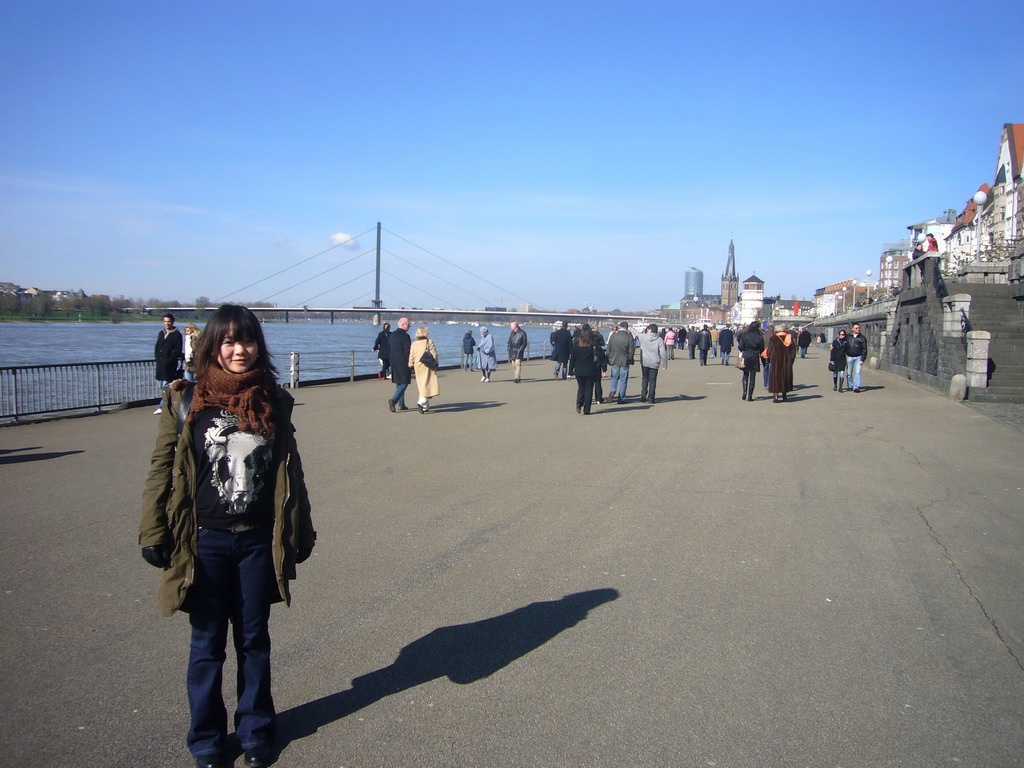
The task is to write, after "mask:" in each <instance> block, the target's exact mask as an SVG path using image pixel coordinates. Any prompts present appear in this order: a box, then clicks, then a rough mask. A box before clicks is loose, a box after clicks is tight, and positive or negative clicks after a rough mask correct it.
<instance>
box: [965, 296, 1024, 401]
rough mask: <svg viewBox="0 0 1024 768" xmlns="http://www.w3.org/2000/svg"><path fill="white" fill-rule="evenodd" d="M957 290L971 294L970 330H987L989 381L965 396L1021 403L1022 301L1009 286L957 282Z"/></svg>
mask: <svg viewBox="0 0 1024 768" xmlns="http://www.w3.org/2000/svg"><path fill="white" fill-rule="evenodd" d="M956 292H957V293H969V294H971V297H972V299H971V310H970V323H971V328H970V330H974V331H988V332H989V333H990V334H992V340H991V343H990V344H989V351H988V356H989V380H988V386H987V387H986V388H985V389H973V390H972V391H970V392H969V393H968V399H969V400H972V401H974V402H979V403H993V402H996V403H1024V302H1021V301H1018V300H1016V299H1014V298H1013V297H1012V295H1011V292H1010V286H1009V285H1005V284H1003V285H990V284H974V285H971V284H967V285H964V284H962V283H961V284H958V285H957V287H956Z"/></svg>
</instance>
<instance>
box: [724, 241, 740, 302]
mask: <svg viewBox="0 0 1024 768" xmlns="http://www.w3.org/2000/svg"><path fill="white" fill-rule="evenodd" d="M739 291H740V276H739V275H737V274H736V246H734V245H733V243H732V240H731V239H730V240H729V260H728V261H727V262H726V263H725V272H723V273H722V307H723V308H724V309H726V310H728V309H731V308H732V307H733V305H734V304H736V302H737V301H738V300H739Z"/></svg>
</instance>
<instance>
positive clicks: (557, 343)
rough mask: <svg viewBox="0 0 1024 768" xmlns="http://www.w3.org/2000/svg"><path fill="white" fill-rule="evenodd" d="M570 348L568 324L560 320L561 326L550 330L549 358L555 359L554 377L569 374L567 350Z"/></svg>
mask: <svg viewBox="0 0 1024 768" xmlns="http://www.w3.org/2000/svg"><path fill="white" fill-rule="evenodd" d="M571 350H572V334H571V333H569V324H568V323H566V322H565V320H563V321H562V327H561V328H559V329H558V330H557V331H552V332H551V359H552V360H554V361H555V378H556V379H563V380H564V379H565V378H566V377H567V376H568V375H569V352H570V351H571Z"/></svg>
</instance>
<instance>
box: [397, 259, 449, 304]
mask: <svg viewBox="0 0 1024 768" xmlns="http://www.w3.org/2000/svg"><path fill="white" fill-rule="evenodd" d="M381 273H382V274H385V275H387V276H388V277H390V278H391V279H393V280H397V281H398V282H400V283H405V284H406V285H408V286H409V287H410V288H414V289H416V290H417V291H420V292H421V293H425V294H427V296H429V297H430V298H432V299H437V300H438V301H440V302H441V303H442V304H451V302H450V301H446V300H445V299H442V298H441V297H440V296H435V295H434V294H432V293H430V292H429V291H424V290H423V289H422V288H420V287H419V286H418V285H413V284H412V283H410V282H409V281H408V280H403V279H402V278H400V277H398V276H397V275H392V274H391V273H390V272H386V271H385V270H383V269H382V270H381ZM453 308H455V309H457V307H453Z"/></svg>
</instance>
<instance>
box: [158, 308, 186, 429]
mask: <svg viewBox="0 0 1024 768" xmlns="http://www.w3.org/2000/svg"><path fill="white" fill-rule="evenodd" d="M181 349H182V338H181V332H180V331H178V329H177V328H175V327H174V315H172V314H170V313H168V314H166V315H164V328H163V330H162V331H160V333H159V334H158V335H157V337H156V346H155V347H154V348H153V356H154V357H155V358H156V377H155V378H156V380H157V381H159V382H160V386H161V387H166V386H167V385H168V384H169V383H170V382H172V381H175V380H176V379H180V378H181V375H180V374H179V373H178V369H179V367H180V364H181V361H182V360H184V359H185V355H184V354H183V353H182V351H181ZM160 411H161V408H160V406H157V409H156V410H155V411H153V413H160Z"/></svg>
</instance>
